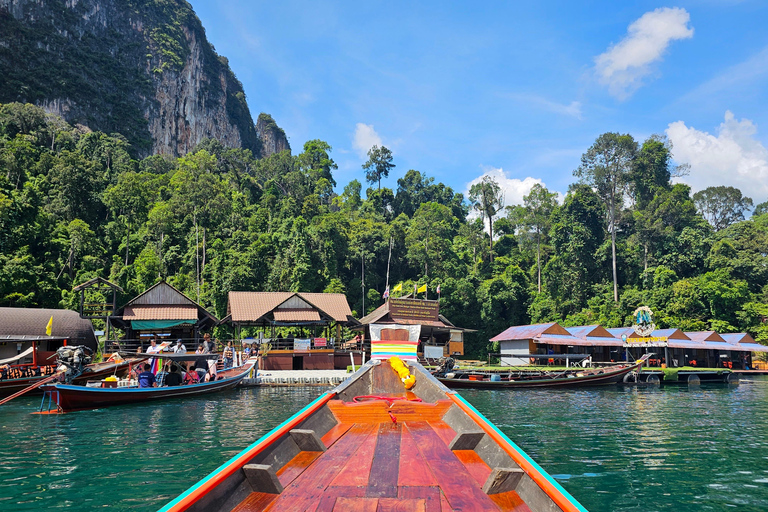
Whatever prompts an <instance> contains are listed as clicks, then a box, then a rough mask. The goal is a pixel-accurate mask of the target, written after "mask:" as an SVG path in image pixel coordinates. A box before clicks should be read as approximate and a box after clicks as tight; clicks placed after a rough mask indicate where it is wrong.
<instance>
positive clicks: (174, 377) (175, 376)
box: [165, 364, 182, 386]
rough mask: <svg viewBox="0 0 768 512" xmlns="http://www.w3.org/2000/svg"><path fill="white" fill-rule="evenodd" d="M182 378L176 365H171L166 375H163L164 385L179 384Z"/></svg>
mask: <svg viewBox="0 0 768 512" xmlns="http://www.w3.org/2000/svg"><path fill="white" fill-rule="evenodd" d="M181 382H182V378H181V374H180V373H179V368H178V366H176V365H175V364H174V365H171V371H170V372H169V373H168V376H167V377H165V385H166V386H181Z"/></svg>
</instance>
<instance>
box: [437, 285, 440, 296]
mask: <svg viewBox="0 0 768 512" xmlns="http://www.w3.org/2000/svg"><path fill="white" fill-rule="evenodd" d="M437 294H438V295H440V285H437Z"/></svg>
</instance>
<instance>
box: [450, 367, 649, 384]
mask: <svg viewBox="0 0 768 512" xmlns="http://www.w3.org/2000/svg"><path fill="white" fill-rule="evenodd" d="M639 366H640V365H632V366H627V367H624V368H620V369H616V370H610V371H605V372H604V373H596V374H590V375H583V376H574V377H566V378H554V379H553V378H548V379H522V380H511V381H491V380H470V379H456V378H454V379H449V378H445V377H437V379H438V380H439V381H440V382H442V383H443V384H445V385H446V386H448V387H449V388H453V389H518V388H519V389H526V388H572V387H582V386H610V385H616V384H618V383H620V382H622V381H623V380H624V377H625V376H626V375H627V374H629V373H630V372H632V371H635V370H637V369H638V368H639Z"/></svg>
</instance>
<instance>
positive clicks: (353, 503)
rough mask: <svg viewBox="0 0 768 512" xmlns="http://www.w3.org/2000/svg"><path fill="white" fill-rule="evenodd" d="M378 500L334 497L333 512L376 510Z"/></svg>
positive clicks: (373, 511)
mask: <svg viewBox="0 0 768 512" xmlns="http://www.w3.org/2000/svg"><path fill="white" fill-rule="evenodd" d="M378 505H379V500H377V499H376V498H345V497H340V498H337V499H336V503H335V504H334V506H333V512H376V509H377V508H378Z"/></svg>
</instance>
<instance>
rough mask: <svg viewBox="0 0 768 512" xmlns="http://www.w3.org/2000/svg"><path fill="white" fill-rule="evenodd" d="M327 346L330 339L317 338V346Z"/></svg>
mask: <svg viewBox="0 0 768 512" xmlns="http://www.w3.org/2000/svg"><path fill="white" fill-rule="evenodd" d="M327 346H328V340H326V339H325V338H315V348H320V347H323V348H325V347H327Z"/></svg>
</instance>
